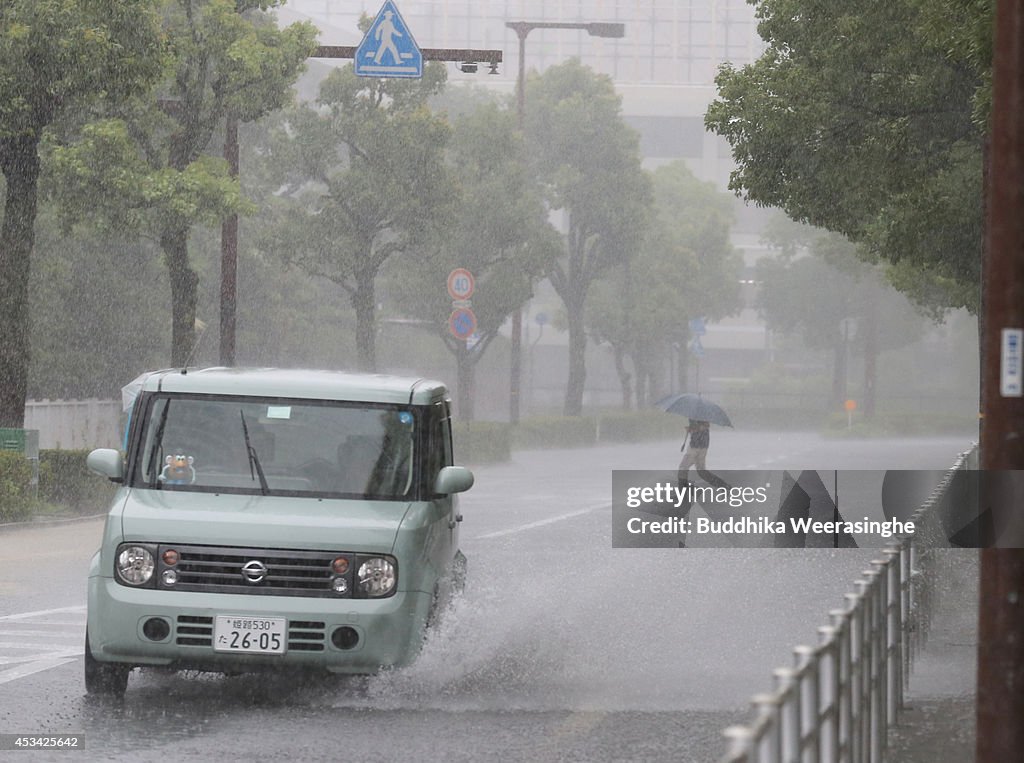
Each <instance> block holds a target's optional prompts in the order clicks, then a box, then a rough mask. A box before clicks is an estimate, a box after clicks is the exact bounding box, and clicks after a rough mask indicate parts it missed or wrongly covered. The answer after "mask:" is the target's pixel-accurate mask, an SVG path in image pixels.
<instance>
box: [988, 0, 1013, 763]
mask: <svg viewBox="0 0 1024 763" xmlns="http://www.w3.org/2000/svg"><path fill="white" fill-rule="evenodd" d="M992 77H993V80H992V82H993V84H992V117H991V122H992V132H991V153H990V159H989V166H988V176H989V185H988V189H987V190H988V220H987V223H988V227H987V241H986V244H987V246H986V247H985V252H986V255H985V256H986V258H987V259H986V262H985V267H984V269H983V271H984V276H983V279H984V293H985V296H986V299H985V304H984V305H983V316H984V333H983V342H984V353H983V357H984V373H983V374H982V406H983V415H984V419H983V425H982V433H981V467H982V469H983V472H982V474H981V477H982V481H983V482H982V486H983V489H982V491H981V501H982V505H981V506H979V509H980V510H982V511H984V510H985V509H989V510H991V511H992V512H993V513H994V514H996V515H999V514H1000V513H1002V514H1003V516H1002V517H1001V518H1002V519H1004V520H1006V524H1005V525H1002V523H1001V522H1000V519H999V518H996V519H995V525H996V527H997V528H999V527H1000V526H1002V527H1004V528H1005V529H1006V530H1007V534H1006V536H1005V537H1002V538H1000V537H999V536H998V535H996V536H995V538H994V541H993V542H994V543H996V544H999V545H1001V546H1003V547H1000V548H992V547H990V548H984V549H982V551H981V591H980V594H979V597H980V599H979V619H978V709H977V735H976V736H977V743H976V753H977V755H976V759H977V761H978V763H1002V762H1003V761H1010V760H1024V723H1021V719H1022V718H1024V548H1022V547H1024V543H1022V541H1024V539H1022V538H1021V537H1020V535H1021V533H1020V522H1021V520H1020V518H1019V516H1015V515H1018V514H1020V513H1022V512H1024V505H1022V504H1021V503H1020V502H1018V501H1015V500H1014V498H1013V492H1014V487H1015V483H1017V487H1019V483H1020V482H1021V480H1020V477H1021V476H1024V472H1021V471H1013V470H1024V397H1022V396H1021V394H1022V393H1021V373H1022V372H1021V341H1022V339H1021V337H1022V329H1024V0H998V2H997V6H996V23H995V45H994V57H993V62H992Z"/></svg>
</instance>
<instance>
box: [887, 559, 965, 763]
mask: <svg viewBox="0 0 1024 763" xmlns="http://www.w3.org/2000/svg"><path fill="white" fill-rule="evenodd" d="M943 553H944V554H948V555H949V556H948V557H947V561H948V563H949V567H948V568H947V570H946V571H945V573H946V578H947V579H946V580H945V581H944V585H941V586H940V589H939V591H938V606H937V607H936V612H935V617H934V619H933V620H932V627H931V631H930V635H929V637H928V642H927V644H926V645H925V647H924V649H923V651H922V652H921V653H919V654H918V655H917V658H916V660H915V661H914V666H913V669H912V670H911V673H910V689H909V691H908V692H907V696H906V707H905V709H904V711H903V713H902V714H901V716H900V718H899V721H898V724H897V726H896V727H895V728H893V729H891V730H890V732H889V751H888V753H887V755H886V760H888V761H891V762H892V763H970V761H973V760H974V707H975V703H974V700H975V675H976V672H975V670H976V660H977V642H978V551H976V550H964V549H955V550H954V549H950V550H948V551H944V552H943Z"/></svg>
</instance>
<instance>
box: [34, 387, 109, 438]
mask: <svg viewBox="0 0 1024 763" xmlns="http://www.w3.org/2000/svg"><path fill="white" fill-rule="evenodd" d="M121 415H122V414H121V402H120V401H119V400H97V399H95V398H93V399H90V400H29V401H28V402H26V403H25V429H37V430H39V447H40V448H64V449H68V450H70V449H74V448H117V447H120V440H121V431H120V427H121Z"/></svg>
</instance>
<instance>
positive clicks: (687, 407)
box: [654, 392, 732, 427]
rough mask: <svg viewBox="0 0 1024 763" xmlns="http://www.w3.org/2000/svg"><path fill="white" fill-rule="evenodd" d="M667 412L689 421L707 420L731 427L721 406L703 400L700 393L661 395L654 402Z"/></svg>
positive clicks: (657, 406) (655, 405)
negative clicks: (684, 417) (659, 398)
mask: <svg viewBox="0 0 1024 763" xmlns="http://www.w3.org/2000/svg"><path fill="white" fill-rule="evenodd" d="M654 407H655V408H660V409H661V410H663V411H665V412H667V413H675V414H676V415H678V416H686V418H688V419H690V420H691V421H709V422H711V423H712V424H720V425H721V426H724V427H731V426H732V422H731V421H729V416H728V415H727V414H726V412H725V411H723V410H722V408H721V406H719V405H716V404H715V403H712V402H711V401H710V400H705V399H704V398H702V397H701V396H700V395H695V394H693V393H692V392H684V393H683V394H681V395H669V396H668V397H663V398H662V399H661V400H659V401H658V402H656V403H655V404H654Z"/></svg>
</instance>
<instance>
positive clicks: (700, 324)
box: [690, 318, 708, 336]
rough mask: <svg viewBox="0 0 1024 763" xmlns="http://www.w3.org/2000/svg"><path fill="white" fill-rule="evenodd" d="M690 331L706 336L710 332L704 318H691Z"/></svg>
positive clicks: (695, 334) (696, 334)
mask: <svg viewBox="0 0 1024 763" xmlns="http://www.w3.org/2000/svg"><path fill="white" fill-rule="evenodd" d="M690 333H691V334H693V335H694V336H704V334H706V333H708V330H707V328H705V326H704V319H703V318H690Z"/></svg>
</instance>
